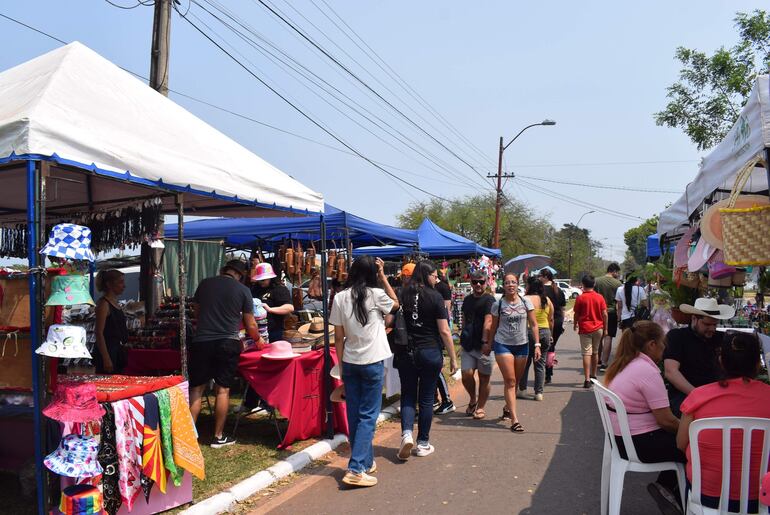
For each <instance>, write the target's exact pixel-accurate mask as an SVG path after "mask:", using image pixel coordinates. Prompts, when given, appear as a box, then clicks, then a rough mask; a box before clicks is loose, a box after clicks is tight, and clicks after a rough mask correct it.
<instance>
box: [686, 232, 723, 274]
mask: <svg viewBox="0 0 770 515" xmlns="http://www.w3.org/2000/svg"><path fill="white" fill-rule="evenodd" d="M716 251H717V249H716V247H712V246H711V245H710V244H709V243H707V242H706V240H704V239H703V238H701V239H700V240H698V244H697V245H696V246H695V251H694V252H693V253H692V255H691V256H690V258H689V259H688V260H687V269H688V270H689V271H690V272H698V271H700V269H701V268H703V267H704V266H706V263H708V261H709V259H711V256H712V255H713V254H714V252H716Z"/></svg>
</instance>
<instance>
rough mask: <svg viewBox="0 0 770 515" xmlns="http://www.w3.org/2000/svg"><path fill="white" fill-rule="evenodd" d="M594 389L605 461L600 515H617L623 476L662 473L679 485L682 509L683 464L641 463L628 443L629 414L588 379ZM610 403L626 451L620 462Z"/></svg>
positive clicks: (630, 442) (612, 395)
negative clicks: (671, 473)
mask: <svg viewBox="0 0 770 515" xmlns="http://www.w3.org/2000/svg"><path fill="white" fill-rule="evenodd" d="M591 382H592V383H593V385H594V396H595V397H596V405H597V406H598V407H599V414H600V415H601V418H602V426H604V457H603V460H602V487H601V496H602V498H601V513H602V515H608V512H609V515H619V514H620V503H621V500H622V497H623V481H624V479H625V476H626V472H662V471H664V470H673V471H675V472H676V477H677V480H678V482H679V493H680V495H681V498H682V506H684V505H685V490H686V483H685V481H686V476H685V473H684V464H683V463H677V462H675V461H664V462H661V463H642V462H641V461H639V457H638V456H637V455H636V448H635V447H634V442H633V440H631V430H630V428H629V426H628V414H627V413H626V407H625V405H624V404H623V401H622V400H621V399H620V397H618V396H617V395H615V394H614V393H612V392H611V391H610V390H608V389H607V388H605V387H604V386H602V384H601V383H600V382H599V381H597V380H596V379H591ZM608 400H609V401H612V405H613V406H614V409H615V414H616V415H617V416H618V425H619V426H620V434H621V436H622V438H623V445H624V447H625V448H626V456H628V459H623V458H621V456H620V451H619V450H618V445H617V443H616V442H615V431H614V430H613V429H612V420H611V419H610V411H609V409H608V407H607V401H608Z"/></svg>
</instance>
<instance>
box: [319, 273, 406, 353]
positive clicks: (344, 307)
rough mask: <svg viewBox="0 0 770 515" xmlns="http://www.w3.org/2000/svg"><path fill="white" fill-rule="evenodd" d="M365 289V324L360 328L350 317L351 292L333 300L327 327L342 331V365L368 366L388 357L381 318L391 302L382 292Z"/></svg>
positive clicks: (387, 346) (342, 293)
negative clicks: (340, 327) (338, 327)
mask: <svg viewBox="0 0 770 515" xmlns="http://www.w3.org/2000/svg"><path fill="white" fill-rule="evenodd" d="M367 289H368V293H367V296H366V310H367V314H368V321H367V323H366V325H364V326H362V325H361V324H360V322H359V321H358V319H357V318H356V317H355V315H354V312H353V296H352V291H351V290H350V289H349V288H348V289H345V290H342V291H341V292H339V293H338V294H337V295H335V296H334V302H333V303H332V309H331V314H330V315H329V323H331V324H333V325H341V326H342V327H344V328H345V351H344V355H343V356H342V361H344V362H345V363H352V364H354V365H369V364H371V363H377V362H378V361H382V360H384V359H386V358H389V357H390V356H392V353H391V352H390V346H389V345H388V338H387V336H386V335H385V318H384V317H385V315H387V314H388V313H390V310H391V309H393V299H391V298H390V297H388V295H387V294H386V293H385V290H383V289H382V288H367Z"/></svg>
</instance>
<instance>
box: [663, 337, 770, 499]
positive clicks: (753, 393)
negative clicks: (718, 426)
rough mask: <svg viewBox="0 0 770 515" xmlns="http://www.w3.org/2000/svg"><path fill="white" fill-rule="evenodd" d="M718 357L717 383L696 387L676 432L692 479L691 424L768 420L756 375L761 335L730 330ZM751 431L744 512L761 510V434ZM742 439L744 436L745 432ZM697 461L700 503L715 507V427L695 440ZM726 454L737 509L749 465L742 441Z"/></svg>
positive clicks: (767, 392) (766, 399)
mask: <svg viewBox="0 0 770 515" xmlns="http://www.w3.org/2000/svg"><path fill="white" fill-rule="evenodd" d="M724 342H725V343H724V345H722V350H721V353H720V356H719V362H720V364H721V365H722V370H723V377H722V379H721V380H720V381H718V382H716V383H710V384H707V385H704V386H699V387H698V388H695V389H694V390H693V391H691V392H690V394H689V395H688V396H687V398H686V399H685V401H684V402H683V403H682V421H681V423H680V424H679V431H678V432H677V435H676V443H677V444H678V445H679V448H680V449H681V450H683V451H686V453H687V460H688V463H687V479H688V480H689V481H692V464H691V463H690V461H689V460H690V458H691V454H690V424H691V423H692V422H693V421H694V420H698V419H701V418H715V417H716V418H718V417H756V418H766V419H770V386H768V385H766V384H765V383H763V382H762V381H757V379H756V377H757V374H758V373H759V370H760V369H761V366H762V365H761V362H760V349H761V345H760V342H759V339H758V338H757V336H756V335H754V334H745V333H728V334H727V335H726V336H725V339H724ZM759 435H761V433H759ZM759 435H757V434H755V435H754V437H753V439H752V443H751V452H750V458H749V459H750V460H751V461H750V464H751V467H750V470H749V506H748V513H759V512H758V510H757V508H758V504H757V503H758V501H757V499H758V491H757V485H758V484H759V477H760V474H765V473H766V472H767V471H766V470H759V464H760V458H761V453H762V438H761V436H759ZM744 438H745V436H744ZM698 440H699V441H698V450H699V452H700V461H701V499H700V502H701V504H702V505H703V506H706V507H708V508H714V509H717V508H719V498H720V496H721V484H722V434H721V433H720V432H719V431H704V432H703V433H701V434H700V437H699V438H698ZM731 449H732V450H731V455H730V475H731V479H730V494H729V499H725V501H728V502H727V504H728V510H729V511H731V512H732V511H734V512H738V511H740V509H739V502H738V500H739V499H740V484H741V469H742V468H743V469H744V470H746V469H748V468H749V465H748V464H747V463H745V462H744V463H743V467H741V465H740V463H741V461H742V457H741V445H740V444H736V443H735V441H734V440H733V444H732V448H731Z"/></svg>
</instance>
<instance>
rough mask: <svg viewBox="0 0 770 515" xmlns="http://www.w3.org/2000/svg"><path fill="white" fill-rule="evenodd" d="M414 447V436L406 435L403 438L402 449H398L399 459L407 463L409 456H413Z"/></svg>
mask: <svg viewBox="0 0 770 515" xmlns="http://www.w3.org/2000/svg"><path fill="white" fill-rule="evenodd" d="M413 447H414V440H413V439H412V435H410V434H405V435H403V436H402V437H401V447H399V448H398V459H400V460H401V461H406V460H408V459H409V456H411V455H412V448H413Z"/></svg>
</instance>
